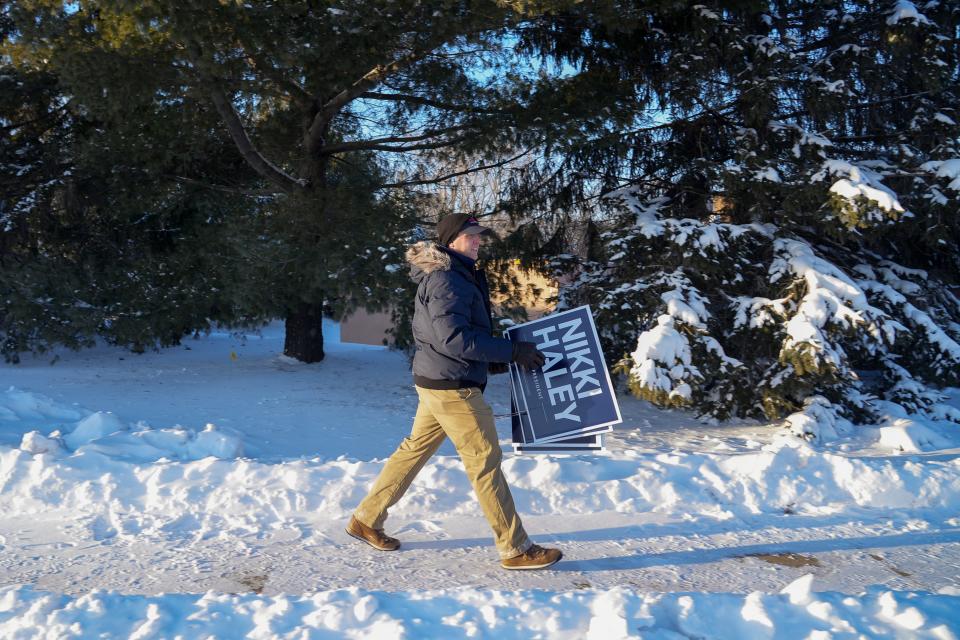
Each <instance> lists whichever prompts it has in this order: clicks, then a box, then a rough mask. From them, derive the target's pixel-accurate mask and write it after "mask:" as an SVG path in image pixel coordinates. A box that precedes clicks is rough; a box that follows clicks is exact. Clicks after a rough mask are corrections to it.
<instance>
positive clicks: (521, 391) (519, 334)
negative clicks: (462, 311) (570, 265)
mask: <svg viewBox="0 0 960 640" xmlns="http://www.w3.org/2000/svg"><path fill="white" fill-rule="evenodd" d="M506 334H507V337H509V338H510V340H513V341H521V340H523V341H527V342H533V343H534V344H536V345H537V349H539V350H540V351H541V352H543V355H544V356H545V357H546V362H545V363H544V365H543V367H542V368H540V369H534V370H527V369H521V368H519V367H511V369H512V371H511V373H512V374H513V375H514V386H515V387H517V392H518V393H517V395H518V396H519V397H518V398H517V402H518V404H519V405H520V406H518V407H517V409H518V410H519V411H520V412H521V413H525V414H526V417H527V418H528V419H529V420H528V424H527V425H525V427H526V428H529V429H530V430H531V431H532V433H529V434H524V436H525V437H524V440H525V441H526V442H528V443H535V442H549V441H555V440H563V439H569V438H572V437H575V436H577V435H578V434H581V435H588V434H596V433H602V432H604V431H609V430H610V429H612V428H613V427H612V425H614V424H617V423H619V422H621V418H620V407H619V405H618V404H617V399H616V396H615V395H614V393H613V385H612V384H611V383H610V375H609V374H608V373H607V366H606V363H605V362H604V359H603V351H601V349H600V340H599V339H598V338H597V330H596V327H595V326H594V324H593V315H592V314H591V313H590V307H587V306H583V307H577V308H576V309H571V310H569V311H563V312H560V313H555V314H552V315H549V316H546V317H544V318H540V319H538V320H534V321H532V322H527V323H524V324H522V325H517V326H515V327H511V328H510V329H508V330H507V331H506Z"/></svg>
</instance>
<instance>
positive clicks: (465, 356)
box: [347, 214, 563, 569]
mask: <svg viewBox="0 0 960 640" xmlns="http://www.w3.org/2000/svg"><path fill="white" fill-rule="evenodd" d="M492 233H493V232H492V231H491V230H490V229H488V228H487V227H483V226H481V225H480V224H479V223H478V222H477V219H476V218H474V217H472V216H469V215H466V214H451V215H447V216H444V217H443V219H441V220H440V222H439V223H438V224H437V241H436V243H434V242H429V241H426V242H418V243H417V244H415V245H413V246H412V247H410V248H409V249H408V250H407V262H409V263H410V266H411V269H410V276H411V277H412V278H413V279H414V281H415V282H417V284H418V288H417V298H416V302H415V307H414V316H413V338H414V342H415V344H416V353H415V355H414V358H413V381H414V384H415V388H416V390H417V395H418V396H419V397H420V404H419V406H418V407H417V415H416V417H415V418H414V419H413V429H412V430H411V433H410V435H409V436H407V437H406V438H404V439H403V441H402V442H401V443H400V446H399V447H398V448H397V450H396V451H394V453H393V455H391V456H390V458H389V459H388V460H387V463H386V465H384V467H383V470H382V471H381V472H380V476H379V477H378V478H377V481H376V482H375V483H374V485H373V488H372V489H371V490H370V493H369V494H368V495H367V497H366V498H364V500H363V501H362V502H361V503H360V506H358V507H357V510H356V511H355V512H354V514H353V517H352V518H351V519H350V524H349V525H348V526H347V533H349V534H350V535H351V536H353V537H355V538H358V539H360V540H363V541H364V542H366V543H368V544H370V545H371V546H373V547H375V548H377V549H380V550H381V551H393V550H395V549H397V548H399V547H400V541H399V540H397V539H396V538H392V537H390V536H388V535H386V534H385V533H384V532H383V523H384V521H385V520H386V518H387V510H388V509H389V508H390V507H392V506H393V505H394V504H396V503H397V502H398V501H399V500H400V498H402V497H403V494H404V492H406V490H407V488H408V487H409V486H410V483H411V482H413V479H414V477H416V475H417V473H418V472H419V471H420V469H422V468H423V466H424V464H426V462H427V460H428V459H429V458H430V456H432V455H433V454H434V452H436V450H437V448H439V446H440V445H441V444H442V443H443V440H444V439H445V438H447V437H449V438H450V439H451V440H452V441H453V444H454V446H455V447H456V449H457V453H459V454H460V458H461V460H463V466H464V468H465V469H466V472H467V477H468V478H469V479H470V483H471V484H472V485H473V489H474V491H475V492H476V495H477V499H478V500H479V501H480V506H481V508H482V509H483V513H484V515H485V516H486V517H487V521H488V522H489V523H490V527H491V528H492V529H493V535H494V540H495V542H496V545H497V550H498V551H499V553H500V564H501V566H503V567H504V568H505V569H542V568H544V567H548V566H550V565H552V564H553V563H555V562H557V561H558V560H560V558H561V557H562V555H563V554H562V553H561V552H560V551H559V550H558V549H545V548H543V547H540V546H538V545H535V544H533V542H531V541H530V539H529V538H528V537H527V533H526V531H524V529H523V524H522V523H521V522H520V516H518V515H517V511H516V508H515V507H514V504H513V496H512V495H511V494H510V487H508V486H507V481H506V478H505V477H504V475H503V471H502V470H501V468H500V460H501V458H502V457H503V453H502V451H501V450H500V442H499V440H498V439H497V431H496V429H495V427H494V422H493V410H492V409H491V408H490V405H488V404H487V402H486V401H485V400H484V399H483V389H484V388H485V387H486V383H487V372H488V370H489V371H490V372H491V373H505V372H506V371H507V363H508V362H516V363H517V364H518V365H520V366H522V367H525V368H528V369H535V368H539V367H541V366H543V363H544V356H543V354H542V353H540V352H539V351H537V348H536V346H535V345H534V343H532V342H517V343H514V342H511V341H510V340H507V339H505V338H495V337H493V336H492V335H491V332H492V329H493V326H492V321H491V312H490V292H489V290H488V288H487V279H486V275H485V274H484V272H483V271H482V270H478V269H477V268H476V260H477V255H478V252H479V249H480V241H481V235H483V234H492Z"/></svg>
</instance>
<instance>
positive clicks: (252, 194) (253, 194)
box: [166, 174, 277, 198]
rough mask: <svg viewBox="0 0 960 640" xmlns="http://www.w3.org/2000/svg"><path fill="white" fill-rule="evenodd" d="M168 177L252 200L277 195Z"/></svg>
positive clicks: (262, 190)
mask: <svg viewBox="0 0 960 640" xmlns="http://www.w3.org/2000/svg"><path fill="white" fill-rule="evenodd" d="M166 177H167V178H170V179H171V180H175V181H177V182H180V183H183V184H189V185H192V186H195V187H201V188H203V189H210V190H211V191H219V192H221V193H232V194H234V195H239V196H248V197H252V198H257V197H263V196H274V195H277V194H276V192H275V191H267V190H264V189H240V188H237V187H230V186H227V185H221V184H209V183H207V182H203V181H202V180H196V179H194V178H188V177H186V176H175V175H169V174H168V175H167V176H166Z"/></svg>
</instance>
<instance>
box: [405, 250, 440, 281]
mask: <svg viewBox="0 0 960 640" xmlns="http://www.w3.org/2000/svg"><path fill="white" fill-rule="evenodd" d="M407 262H408V263H409V264H410V277H411V278H413V279H414V280H416V281H417V282H419V281H420V280H421V279H422V278H423V277H424V276H426V275H427V274H430V273H433V272H434V271H449V270H450V267H451V264H450V254H449V253H447V252H446V251H444V250H443V249H441V248H440V247H438V246H437V244H436V243H435V242H432V241H430V240H423V241H421V242H418V243H416V244H413V245H411V246H410V247H408V248H407Z"/></svg>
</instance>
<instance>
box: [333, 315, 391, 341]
mask: <svg viewBox="0 0 960 640" xmlns="http://www.w3.org/2000/svg"><path fill="white" fill-rule="evenodd" d="M391 326H393V324H392V323H391V322H390V314H389V313H387V312H385V311H376V312H370V311H364V310H363V309H360V310H359V311H356V312H354V313H352V314H350V315H349V316H347V317H346V318H344V319H343V320H341V321H340V342H353V343H355V344H375V345H379V346H382V345H383V344H384V340H386V339H387V329H389V328H390V327H391Z"/></svg>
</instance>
